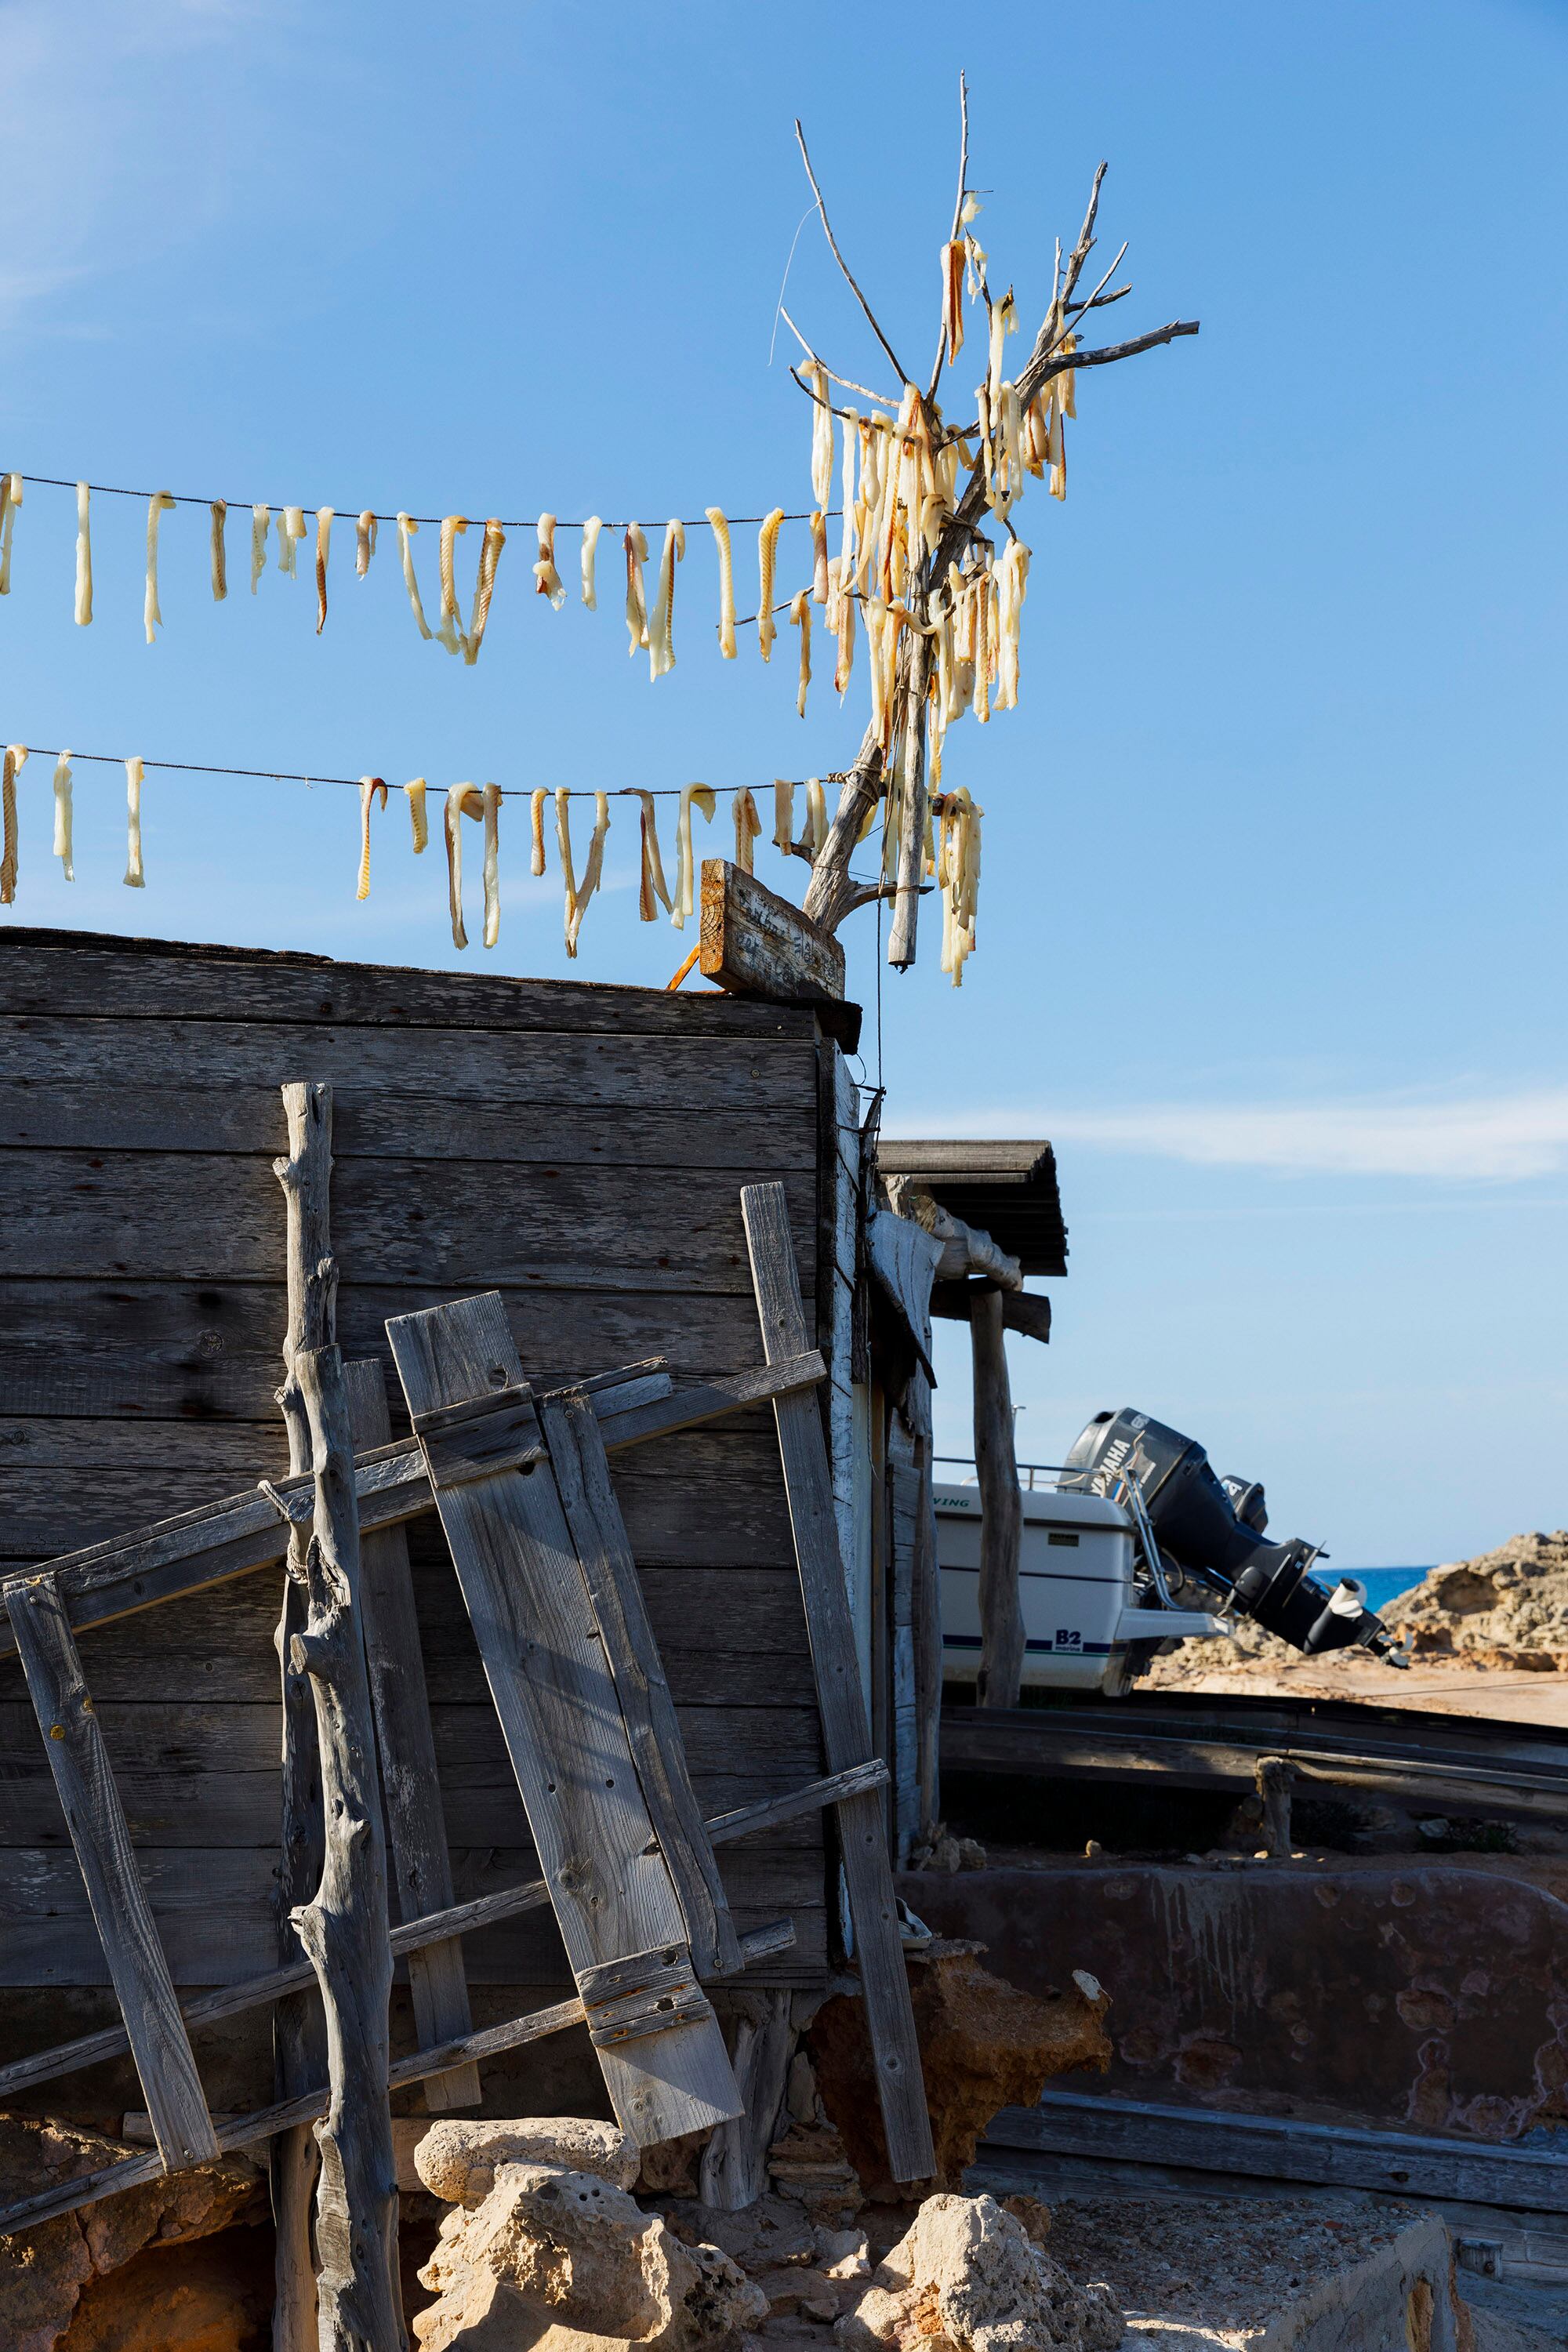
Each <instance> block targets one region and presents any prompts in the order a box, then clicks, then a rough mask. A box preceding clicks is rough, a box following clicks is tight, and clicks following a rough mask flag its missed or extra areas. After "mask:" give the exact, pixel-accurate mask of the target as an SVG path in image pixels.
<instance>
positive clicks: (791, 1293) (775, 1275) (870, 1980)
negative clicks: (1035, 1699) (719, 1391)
mask: <svg viewBox="0 0 1568 2352" xmlns="http://www.w3.org/2000/svg"><path fill="white" fill-rule="evenodd" d="M741 1213H742V1220H743V1222H744V1224H745V1229H746V1247H747V1250H748V1252H749V1254H750V1256H751V1262H752V1282H753V1284H754V1286H755V1289H756V1295H757V1314H758V1318H759V1319H760V1321H761V1324H762V1329H763V1351H764V1353H765V1354H766V1355H767V1357H768V1359H769V1360H770V1362H771V1361H773V1360H774V1359H776V1358H788V1357H790V1356H793V1355H796V1354H798V1353H799V1352H800V1350H801V1349H803V1348H804V1346H805V1308H804V1307H803V1304H802V1300H801V1293H800V1279H799V1276H798V1274H797V1272H796V1269H795V1250H794V1246H793V1243H792V1240H791V1235H790V1226H789V1213H788V1208H787V1204H786V1202H785V1200H784V1189H783V1187H782V1186H781V1185H778V1184H757V1185H748V1186H747V1187H745V1188H744V1190H743V1191H742V1194H741ZM773 1415H774V1419H775V1421H776V1423H777V1424H778V1436H779V1453H780V1454H781V1456H782V1458H783V1462H784V1490H785V1493H786V1494H787V1496H788V1497H789V1510H790V1522H791V1526H792V1528H793V1529H794V1534H795V1557H796V1560H797V1562H798V1564H799V1568H800V1580H801V1591H802V1593H803V1595H804V1598H805V1619H806V1627H807V1630H808V1632H809V1633H810V1637H811V1657H812V1665H813V1668H814V1670H815V1673H816V1686H817V1696H818V1703H819V1705H820V1706H821V1710H822V1737H823V1746H824V1748H825V1749H826V1757H827V1764H828V1769H829V1770H831V1771H839V1770H842V1769H844V1768H845V1767H846V1766H847V1765H850V1764H855V1763H858V1762H861V1761H863V1760H864V1759H866V1758H867V1757H868V1755H869V1753H870V1748H871V1733H870V1726H869V1724H868V1721H867V1717H866V1704H865V1699H864V1696H863V1695H862V1692H861V1687H860V1679H859V1673H858V1665H857V1662H856V1655H855V1634H854V1628H853V1626H852V1624H851V1622H850V1617H849V1604H848V1596H847V1586H846V1582H845V1574H844V1561H843V1557H842V1555H841V1553H840V1551H839V1549H838V1538H837V1528H836V1525H835V1519H834V1508H833V1487H832V1480H831V1477H830V1475H829V1470H828V1462H827V1448H826V1443H825V1440H824V1438H823V1433H822V1420H821V1415H820V1413H819V1412H818V1411H817V1407H816V1401H815V1399H814V1398H812V1397H810V1396H808V1395H792V1396H784V1397H780V1398H778V1399H776V1400H775V1402H774V1404H773ZM835 1812H836V1818H837V1824H838V1838H839V1850H840V1856H841V1860H842V1863H843V1868H844V1877H845V1884H846V1886H847V1891H848V1900H849V1916H850V1918H851V1920H852V1922H853V1925H854V1930H855V1947H856V1958H857V1959H858V1962H859V1967H860V1975H861V1981H862V1985H863V1988H864V1991H865V1998H866V2020H867V2025H868V2030H869V2033H870V2038H871V2050H872V2056H873V2059H874V2062H875V2064H876V2069H877V2088H878V2093H879V2097H880V2100H881V2107H882V2120H883V2126H884V2129H885V2132H886V2137H887V2143H888V2158H889V2164H890V2166H891V2168H892V2173H893V2178H894V2179H895V2180H923V2179H929V2178H930V2176H931V2173H932V2172H933V2171H934V2169H935V2158H934V2156H933V2154H932V2149H931V2120H930V2117H929V2116H928V2114H927V2111H926V2101H925V2085H924V2082H923V2080H922V2078H921V2059H920V2049H919V2045H918V2044H917V2042H916V2040H915V2026H914V2013H913V2011H912V2010H911V2008H910V1988H909V1978H908V1976H907V1974H906V1971H905V1967H904V1954H903V1942H902V1937H901V1935H900V1927H899V1916H898V1910H897V1906H896V1904H895V1900H894V1895H893V1882H892V1876H891V1873H890V1872H889V1867H888V1850H887V1845H886V1842H885V1837H884V1832H883V1826H882V1808H881V1803H880V1801H879V1799H878V1798H876V1797H874V1796H870V1795H864V1796H857V1797H850V1798H847V1799H845V1800H844V1801H842V1802H841V1803H840V1804H839V1805H837V1807H836V1808H835Z"/></svg>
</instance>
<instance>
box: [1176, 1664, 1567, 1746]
mask: <svg viewBox="0 0 1568 2352" xmlns="http://www.w3.org/2000/svg"><path fill="white" fill-rule="evenodd" d="M1161 1687H1162V1688H1163V1689H1164V1690H1168V1691H1173V1692H1178V1693H1183V1694H1185V1693H1189V1692H1190V1693H1191V1694H1192V1695H1193V1696H1194V1697H1197V1696H1204V1697H1210V1696H1213V1697H1223V1696H1226V1695H1227V1694H1228V1695H1229V1696H1233V1697H1243V1696H1245V1697H1249V1698H1337V1699H1352V1700H1359V1701H1361V1702H1362V1703H1363V1705H1374V1706H1406V1707H1411V1708H1414V1709H1415V1710H1417V1711H1420V1712H1425V1713H1430V1714H1434V1715H1484V1716H1489V1717H1491V1719H1492V1721H1493V1722H1494V1723H1540V1724H1551V1725H1556V1726H1559V1727H1562V1729H1563V1730H1565V1731H1568V1675H1539V1674H1523V1673H1520V1672H1517V1671H1514V1670H1510V1669H1509V1668H1506V1667H1501V1666H1479V1667H1469V1668H1467V1667H1463V1666H1426V1667H1423V1666H1411V1667H1407V1668H1406V1669H1405V1671H1404V1672H1403V1673H1402V1672H1401V1671H1400V1669H1399V1668H1398V1667H1397V1666H1382V1665H1375V1664H1371V1663H1370V1662H1369V1663H1368V1664H1365V1665H1363V1664H1361V1663H1360V1662H1359V1661H1358V1662H1356V1663H1355V1664H1346V1665H1343V1666H1337V1665H1319V1664H1315V1663H1314V1662H1312V1661H1310V1660H1308V1659H1303V1660H1302V1662H1301V1664H1300V1665H1299V1666H1284V1667H1280V1668H1278V1669H1271V1668H1268V1667H1264V1666H1258V1667H1255V1668H1254V1669H1253V1670H1252V1671H1250V1672H1249V1673H1247V1674H1238V1673H1237V1672H1236V1671H1235V1670H1234V1669H1233V1670H1232V1671H1231V1672H1230V1673H1228V1674H1215V1675H1183V1677H1182V1678H1181V1680H1180V1681H1179V1682H1176V1681H1171V1682H1167V1683H1164V1684H1163V1685H1161Z"/></svg>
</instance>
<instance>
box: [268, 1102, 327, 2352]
mask: <svg viewBox="0 0 1568 2352" xmlns="http://www.w3.org/2000/svg"><path fill="white" fill-rule="evenodd" d="M283 1108H284V1111H285V1113H286V1115H287V1118H288V1125H289V1157H288V1159H287V1160H276V1161H274V1163H273V1165H274V1168H275V1170H276V1172H277V1175H278V1179H279V1183H280V1184H281V1185H282V1187H283V1199H284V1204H285V1210H286V1213H287V1218H288V1247H287V1267H288V1285H289V1322H288V1328H287V1330H286V1331H285V1333H284V1337H283V1385H282V1387H281V1388H280V1389H279V1391H278V1402H279V1406H280V1407H281V1409H282V1413H283V1422H284V1426H285V1428H286V1429H287V1431H288V1433H289V1470H290V1472H291V1473H292V1474H294V1475H302V1474H304V1473H305V1472H308V1471H309V1469H310V1419H309V1416H308V1414H307V1412H306V1411H305V1401H304V1398H303V1396H302V1394H301V1393H300V1385H299V1381H298V1380H297V1379H296V1377H295V1372H294V1360H295V1358H296V1357H297V1356H298V1355H299V1354H300V1352H301V1351H302V1350H304V1349H311V1348H322V1347H325V1346H326V1344H327V1342H328V1340H329V1339H331V1336H332V1326H333V1316H334V1304H335V1301H334V1295H333V1288H332V1282H331V1279H329V1278H324V1277H323V1272H322V1269H330V1268H331V1265H332V1258H331V1205H330V1204H331V1174H332V1090H331V1087H325V1086H301V1085H289V1086H286V1087H284V1088H283ZM308 1540H309V1537H308V1530H307V1529H306V1528H304V1527H300V1526H294V1527H291V1528H290V1529H289V1558H288V1564H287V1567H286V1569H285V1571H284V1578H283V1605H282V1610H281V1612H280V1614H279V1620H278V1630H277V1633H276V1635H275V1636H274V1639H275V1641H276V1643H277V1649H278V1662H279V1675H280V1678H281V1696H282V1702H283V1753H282V1766H283V1787H282V1822H281V1828H280V1832H279V1849H280V1851H279V1870H278V1957H279V1960H281V1961H282V1962H283V1963H284V1964H285V1965H287V1964H288V1962H289V1961H290V1960H295V1959H298V1958H300V1939H299V1937H298V1936H297V1934H296V1933H295V1930H294V1927H293V1923H292V1917H291V1915H292V1913H293V1911H294V1910H295V1908H296V1907H297V1906H299V1905H300V1904H301V1903H304V1902H306V1901H308V1900H309V1898H310V1895H312V1894H313V1893H314V1892H315V1889H316V1887H317V1885H319V1884H320V1881H321V1861H322V1811H321V1769H320V1762H319V1759H318V1755H317V1748H316V1711H315V1705H314V1702H313V1701H312V1699H311V1696H310V1685H309V1683H308V1682H307V1680H306V1678H305V1676H304V1675H302V1674H300V1673H299V1672H298V1671H297V1670H296V1669H295V1667H294V1665H293V1664H292V1663H291V1652H292V1646H293V1641H294V1636H295V1634H296V1633H300V1632H301V1631H302V1630H303V1627H304V1623H305V1553H306V1547H307V1543H308ZM272 2063H273V2075H274V2083H275V2087H276V2090H277V2093H278V2096H279V2100H280V2101H281V2100H289V2099H295V2098H299V2097H300V2096H301V2095H302V2094H303V2093H305V2092H306V2091H311V2090H314V2089H316V2088H317V2086H318V2085H319V2084H321V2082H323V2081H324V2080H325V2077H326V2068H327V2054H326V2037H325V2033H324V2031H323V2028H322V2023H321V2010H320V2007H319V2005H318V2003H317V2002H316V2000H315V1999H314V1998H313V1996H312V1995H311V1994H310V1993H308V1992H301V1993H292V1994H290V1995H289V1997H288V1998H287V1999H286V2000H280V2001H279V2003H278V2006H277V2008H276V2010H275V2011H273V2017H272ZM268 2170H269V2173H270V2176H271V2189H272V2218H273V2221H274V2224H275V2226H276V2230H277V2254H276V2257H275V2263H274V2300H273V2312H272V2345H273V2352H313V2347H315V2344H316V2266H315V2258H314V2252H313V2248H312V2245H311V2236H310V2213H311V2208H312V2205H313V2203H314V2200H315V2194H316V2172H317V2155H316V2141H315V2135H314V2134H313V2132H312V2131H311V2129H310V2126H309V2124H300V2125H298V2126H296V2127H295V2128H294V2129H293V2130H292V2131H286V2132H280V2133H279V2135H278V2137H277V2138H276V2139H275V2140H274V2141H273V2142H272V2145H271V2147H270V2150H269V2152H268Z"/></svg>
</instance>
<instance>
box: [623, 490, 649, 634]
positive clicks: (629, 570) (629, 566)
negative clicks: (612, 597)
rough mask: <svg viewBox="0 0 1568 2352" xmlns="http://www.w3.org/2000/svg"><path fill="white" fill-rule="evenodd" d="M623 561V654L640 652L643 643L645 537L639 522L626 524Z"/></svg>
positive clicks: (644, 622) (645, 607)
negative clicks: (627, 642) (625, 640)
mask: <svg viewBox="0 0 1568 2352" xmlns="http://www.w3.org/2000/svg"><path fill="white" fill-rule="evenodd" d="M621 545H622V547H623V548H624V549H625V551H626V635H628V636H629V637H630V639H631V643H630V645H629V646H627V647H626V651H627V652H628V653H631V654H635V653H637V652H640V650H641V649H642V647H643V646H646V645H647V591H646V589H645V588H644V586H643V576H642V568H643V565H644V564H645V563H646V562H647V534H646V533H645V531H644V530H643V528H642V526H641V524H640V523H635V522H629V523H627V525H626V531H625V534H624V536H623V538H622V540H621Z"/></svg>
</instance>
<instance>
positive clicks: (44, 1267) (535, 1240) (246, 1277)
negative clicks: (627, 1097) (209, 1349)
mask: <svg viewBox="0 0 1568 2352" xmlns="http://www.w3.org/2000/svg"><path fill="white" fill-rule="evenodd" d="M458 1131H459V1132H460V1127H459V1129H458ZM764 1136H765V1125H764V1122H763V1121H762V1120H759V1121H758V1141H759V1145H761V1144H762V1143H763V1138H764ZM761 1156H762V1155H761V1153H759V1157H761ZM95 1160H96V1161H97V1162H98V1163H99V1164H98V1165H97V1166H95V1165H94V1162H95ZM753 1172H756V1173H758V1174H766V1173H767V1172H769V1171H768V1170H767V1167H766V1163H765V1160H764V1161H763V1167H762V1168H761V1169H758V1170H754V1171H753ZM786 1181H788V1182H789V1183H790V1185H791V1187H792V1189H793V1192H794V1193H795V1201H796V1205H797V1209H798V1213H799V1216H800V1219H801V1230H800V1240H801V1243H802V1245H803V1247H804V1248H806V1249H809V1247H810V1245H811V1239H812V1236H811V1230H810V1223H809V1221H810V1217H811V1213H812V1208H813V1202H814V1197H815V1186H814V1185H813V1184H812V1182H811V1181H810V1180H809V1179H808V1178H806V1177H805V1176H804V1175H798V1174H797V1175H792V1176H791V1177H789V1178H788V1179H787V1180H786ZM477 1199H482V1200H483V1201H484V1202H485V1206H486V1213H485V1215H484V1216H483V1217H475V1216H474V1215H473V1214H472V1212H471V1208H470V1202H472V1201H474V1200H477ZM333 1206H334V1213H335V1214H336V1216H337V1218H338V1220H339V1223H341V1224H342V1227H343V1229H344V1230H345V1231H346V1232H352V1233H353V1236H354V1257H353V1265H354V1271H355V1275H356V1277H358V1278H360V1279H364V1280H369V1281H375V1282H410V1283H418V1284H420V1285H422V1286H423V1285H426V1284H428V1281H429V1276H430V1269H431V1267H432V1265H439V1266H440V1268H441V1270H442V1275H443V1277H444V1280H445V1281H446V1282H447V1284H449V1285H450V1286H451V1287H452V1288H454V1289H458V1288H461V1289H478V1288H480V1287H487V1288H488V1287H489V1286H493V1285H495V1284H497V1283H513V1284H518V1285H525V1284H527V1283H529V1282H530V1281H531V1280H537V1281H553V1282H556V1283H558V1284H559V1283H562V1282H567V1281H570V1282H572V1283H580V1284H581V1285H583V1286H584V1287H587V1288H599V1289H606V1288H609V1289H621V1288H629V1289H637V1288H645V1289H659V1288H680V1287H686V1286H691V1287H693V1288H699V1289H707V1290H732V1289H734V1288H735V1287H736V1286H737V1285H738V1284H739V1283H740V1282H741V1281H742V1278H743V1264H742V1253H741V1246H740V1241H741V1237H740V1234H739V1232H738V1230H737V1227H736V1221H735V1214H734V1210H733V1208H732V1206H731V1188H730V1185H729V1184H728V1183H724V1184H719V1185H712V1184H704V1183H697V1184H694V1183H693V1182H692V1179H691V1173H690V1171H689V1170H686V1169H678V1168H640V1167H628V1166H626V1164H624V1163H623V1164H621V1165H618V1166H615V1167H606V1168H572V1167H565V1166H563V1167H559V1168H557V1167H554V1166H552V1167H549V1168H528V1167H509V1166H507V1165H505V1164H504V1163H501V1162H497V1161H493V1160H473V1161H464V1160H461V1159H458V1158H457V1157H455V1156H454V1157H450V1158H448V1159H447V1160H446V1161H444V1162H443V1163H441V1164H440V1165H439V1166H438V1167H437V1169H436V1170H435V1171H434V1172H433V1171H432V1167H431V1163H430V1162H429V1161H428V1160H345V1161H344V1162H343V1163H342V1167H341V1168H340V1169H339V1170H338V1171H337V1176H336V1180H335V1182H334V1186H333ZM276 1222H277V1217H276V1206H275V1196H274V1192H273V1185H272V1178H271V1174H270V1171H269V1170H268V1164H267V1161H266V1160H264V1159H261V1158H257V1159H254V1160H253V1159H250V1158H236V1157H233V1156H221V1155H220V1156H215V1157H213V1158H208V1157H207V1156H206V1155H205V1154H203V1153H200V1152H176V1151H117V1152H115V1153H113V1154H112V1155H110V1157H108V1158H107V1159H106V1158H104V1157H103V1156H102V1155H100V1154H98V1153H92V1152H71V1151H0V1274H10V1275H28V1276H38V1275H51V1274H52V1275H79V1273H80V1271H81V1269H82V1267H83V1266H84V1265H85V1266H102V1267H123V1268H124V1269H125V1270H127V1271H128V1272H129V1271H130V1270H131V1269H132V1268H134V1269H135V1271H136V1273H137V1274H138V1275H140V1276H153V1277H158V1278H168V1279H174V1278H184V1279H186V1280H192V1281H200V1282H206V1281H209V1280H211V1281H224V1280H240V1281H276V1280H277V1277H278V1274H279V1265H280V1262H281V1260H280V1253H279V1248H278V1244H277V1236H276V1234H275V1231H274V1227H275V1225H276Z"/></svg>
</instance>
